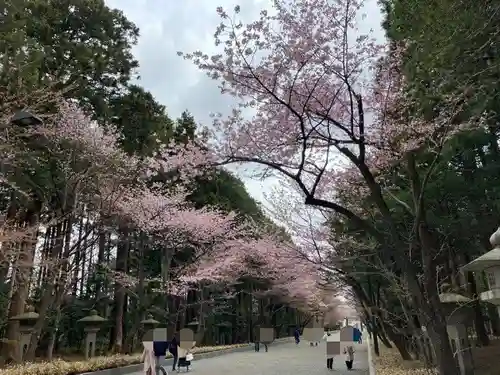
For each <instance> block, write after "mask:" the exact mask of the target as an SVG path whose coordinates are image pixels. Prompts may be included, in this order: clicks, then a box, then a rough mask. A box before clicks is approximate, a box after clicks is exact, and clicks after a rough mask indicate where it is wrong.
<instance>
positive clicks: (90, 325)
mask: <svg viewBox="0 0 500 375" xmlns="http://www.w3.org/2000/svg"><path fill="white" fill-rule="evenodd" d="M106 321H107V320H106V319H104V318H103V317H100V316H99V315H97V311H95V310H92V311H90V314H89V315H88V316H86V317H84V318H82V319H80V320H78V323H81V324H82V325H83V326H84V328H83V329H84V331H85V333H86V336H85V359H86V360H88V359H89V358H92V357H94V356H95V346H96V343H97V332H98V331H99V330H100V329H101V327H102V325H103V323H104V322H106Z"/></svg>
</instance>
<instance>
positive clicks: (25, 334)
mask: <svg viewBox="0 0 500 375" xmlns="http://www.w3.org/2000/svg"><path fill="white" fill-rule="evenodd" d="M10 320H16V321H18V322H19V333H20V339H19V342H18V353H19V354H18V355H19V357H18V358H19V361H20V362H22V360H23V357H24V355H25V354H26V351H27V350H28V346H29V345H30V341H31V334H32V333H33V329H34V328H35V324H36V321H37V320H38V314H37V313H36V312H35V309H34V308H33V307H31V306H27V307H26V311H25V312H24V313H22V314H19V315H16V316H13V317H12V318H10Z"/></svg>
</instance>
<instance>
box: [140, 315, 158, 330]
mask: <svg viewBox="0 0 500 375" xmlns="http://www.w3.org/2000/svg"><path fill="white" fill-rule="evenodd" d="M159 324H160V322H159V321H158V320H155V319H153V315H151V314H148V316H147V317H146V319H144V320H141V325H142V328H144V331H145V332H147V331H149V330H150V329H154V328H155V327H157V326H158V325H159Z"/></svg>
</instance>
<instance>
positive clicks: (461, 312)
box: [439, 293, 474, 375]
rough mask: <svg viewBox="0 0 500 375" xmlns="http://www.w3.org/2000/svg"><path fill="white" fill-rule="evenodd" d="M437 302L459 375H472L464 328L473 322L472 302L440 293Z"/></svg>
mask: <svg viewBox="0 0 500 375" xmlns="http://www.w3.org/2000/svg"><path fill="white" fill-rule="evenodd" d="M439 300H440V301H441V308H442V310H443V312H444V313H445V315H446V329H447V331H448V336H449V338H450V344H451V350H452V351H453V354H454V356H455V359H456V361H457V367H458V368H459V369H460V375H473V374H474V364H473V361H472V350H471V345H470V341H469V338H468V336H467V327H466V325H467V322H471V321H474V315H473V309H472V307H471V306H470V303H471V302H472V300H471V299H470V298H467V297H465V296H462V295H461V294H457V293H441V294H440V295H439Z"/></svg>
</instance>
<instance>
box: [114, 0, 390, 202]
mask: <svg viewBox="0 0 500 375" xmlns="http://www.w3.org/2000/svg"><path fill="white" fill-rule="evenodd" d="M106 3H107V4H108V6H110V7H112V8H118V9H121V10H122V11H123V12H124V14H125V15H126V17H127V18H128V19H129V20H131V21H132V22H134V23H135V24H136V25H137V26H138V27H139V29H140V33H141V36H140V39H139V43H138V45H137V46H135V48H134V51H133V52H134V55H135V57H136V58H137V59H138V61H139V64H140V68H139V76H140V81H139V82H138V83H139V84H140V85H141V86H143V87H144V88H145V89H147V90H149V91H150V92H151V93H152V94H153V95H154V97H155V98H156V100H157V101H158V102H160V103H161V104H163V105H165V106H166V108H167V111H168V114H169V116H170V117H172V118H176V117H178V116H179V115H180V114H181V113H182V111H184V110H185V109H188V110H189V111H190V112H191V113H192V114H193V116H194V117H195V119H196V120H197V121H198V122H199V123H202V124H208V123H209V122H210V118H209V114H210V113H211V112H221V113H228V112H229V110H230V108H231V107H232V105H233V104H234V101H233V99H232V98H231V97H229V96H225V95H221V94H220V91H219V89H218V88H217V83H216V82H215V81H212V80H211V79H209V78H208V77H207V76H206V75H205V73H202V72H200V71H199V70H197V68H196V67H195V66H194V65H193V64H192V63H191V62H189V61H185V60H183V59H182V58H181V57H179V56H178V55H177V52H178V51H183V52H192V51H195V50H202V51H203V52H205V53H207V54H210V52H211V51H215V46H214V42H213V34H214V31H215V28H216V26H217V25H218V24H219V23H220V18H219V17H218V16H217V14H216V12H215V9H216V7H217V6H222V7H224V8H226V9H233V8H234V6H235V5H237V4H238V5H240V6H241V16H242V18H244V19H248V20H253V19H255V18H256V17H257V16H258V14H259V13H260V11H261V10H262V9H265V8H267V7H269V4H270V0H217V1H207V0H205V1H203V0H177V1H175V0H106ZM363 13H365V14H366V18H364V20H363V21H361V24H360V29H361V33H367V32H368V31H369V30H370V29H373V31H374V35H375V36H376V37H377V39H379V38H380V39H383V31H382V29H381V26H380V23H381V20H382V15H381V13H380V10H379V7H378V5H377V0H366V2H365V7H364V9H363ZM236 172H237V174H238V175H239V177H240V178H241V179H242V180H243V181H244V183H245V185H246V187H247V190H248V192H249V193H250V195H251V196H252V197H253V198H255V199H256V200H257V201H259V202H261V203H263V204H266V203H265V193H266V192H270V191H271V190H272V187H273V184H276V183H277V180H276V179H272V178H271V179H268V180H265V181H259V180H255V179H252V178H251V176H250V173H248V172H245V171H243V170H241V169H239V170H236Z"/></svg>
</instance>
